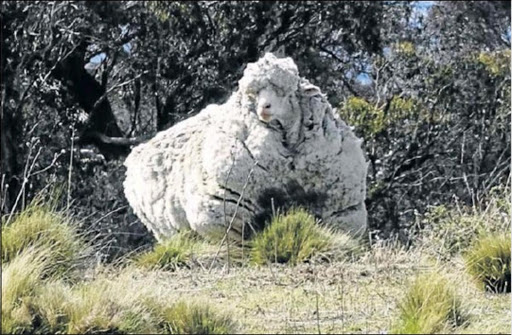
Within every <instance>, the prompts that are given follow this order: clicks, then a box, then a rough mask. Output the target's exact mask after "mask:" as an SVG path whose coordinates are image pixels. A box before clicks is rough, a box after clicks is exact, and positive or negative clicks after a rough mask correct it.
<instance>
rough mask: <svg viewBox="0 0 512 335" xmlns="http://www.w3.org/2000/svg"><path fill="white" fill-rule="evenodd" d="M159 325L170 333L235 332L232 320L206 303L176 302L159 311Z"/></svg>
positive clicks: (165, 331)
mask: <svg viewBox="0 0 512 335" xmlns="http://www.w3.org/2000/svg"><path fill="white" fill-rule="evenodd" d="M159 316H160V318H161V320H162V321H161V323H160V326H161V327H162V330H163V332H164V333H170V334H235V330H236V326H235V323H234V322H233V320H231V318H229V317H227V316H223V315H220V314H218V313H217V312H215V311H214V310H213V309H212V308H211V307H210V306H208V305H199V304H197V303H191V304H188V303H185V302H178V303H176V304H174V305H172V306H170V307H166V308H164V309H162V310H161V311H160V315H159Z"/></svg>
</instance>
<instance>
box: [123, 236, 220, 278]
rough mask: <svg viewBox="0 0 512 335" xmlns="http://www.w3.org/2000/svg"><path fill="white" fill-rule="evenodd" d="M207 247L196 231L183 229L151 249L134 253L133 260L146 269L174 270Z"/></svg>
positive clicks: (185, 264)
mask: <svg viewBox="0 0 512 335" xmlns="http://www.w3.org/2000/svg"><path fill="white" fill-rule="evenodd" d="M208 247H210V246H209V245H208V243H207V242H206V241H204V240H203V239H202V238H201V237H200V236H198V235H197V234H196V233H194V232H192V231H183V232H179V233H177V234H176V235H174V236H172V237H171V238H169V239H168V240H167V241H164V242H162V243H158V244H157V245H156V246H155V247H154V248H153V250H151V251H147V252H144V253H142V254H139V255H136V256H135V257H134V258H133V262H134V264H135V265H137V266H139V267H143V268H148V269H162V270H176V269H177V268H180V267H188V263H189V262H190V261H191V259H192V257H193V256H194V255H198V254H201V253H203V252H204V251H206V250H208ZM210 249H211V247H210Z"/></svg>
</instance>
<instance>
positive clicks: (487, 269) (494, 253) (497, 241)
mask: <svg viewBox="0 0 512 335" xmlns="http://www.w3.org/2000/svg"><path fill="white" fill-rule="evenodd" d="M510 248H511V239H510V234H509V233H502V234H491V235H489V236H485V237H481V238H480V239H479V240H477V241H476V242H475V243H474V245H473V246H472V247H471V248H470V249H469V250H468V252H467V253H466V257H465V258H466V268H467V271H468V272H469V273H470V274H471V275H472V276H473V277H474V278H475V279H476V280H477V282H478V283H479V284H480V285H481V287H483V288H484V289H486V290H488V291H491V292H495V293H500V292H510V285H511V279H510V262H511V257H510V254H511V251H510Z"/></svg>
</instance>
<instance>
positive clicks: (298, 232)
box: [250, 208, 358, 265]
mask: <svg viewBox="0 0 512 335" xmlns="http://www.w3.org/2000/svg"><path fill="white" fill-rule="evenodd" d="M357 248H358V244H357V243H356V241H354V240H352V239H351V238H350V237H349V236H348V235H343V234H338V233H334V232H332V231H331V230H330V229H328V228H326V227H322V226H320V225H319V224H318V223H317V222H316V220H315V218H314V217H313V216H312V215H311V214H310V213H308V212H307V211H306V210H305V209H303V208H292V209H291V210H289V211H288V212H287V213H285V214H278V215H277V216H276V217H274V218H273V219H272V222H271V223H270V225H269V226H267V227H266V228H265V230H263V232H261V233H259V234H257V235H256V236H255V237H254V238H253V239H252V241H251V243H250V258H251V261H252V262H253V263H255V264H259V265H263V264H267V263H268V262H270V263H289V264H292V265H296V264H298V263H302V262H305V261H309V260H311V259H312V258H314V257H315V256H320V257H321V256H325V257H327V258H331V257H337V256H342V255H345V254H348V253H350V252H353V251H355V250H356V249H357Z"/></svg>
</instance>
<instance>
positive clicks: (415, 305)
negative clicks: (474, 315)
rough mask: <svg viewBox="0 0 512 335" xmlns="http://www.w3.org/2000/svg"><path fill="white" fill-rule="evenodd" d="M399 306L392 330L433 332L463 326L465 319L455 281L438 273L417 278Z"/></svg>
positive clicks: (403, 332) (396, 331)
mask: <svg viewBox="0 0 512 335" xmlns="http://www.w3.org/2000/svg"><path fill="white" fill-rule="evenodd" d="M398 308H399V311H400V315H399V321H398V323H397V325H396V326H395V329H394V330H393V333H399V334H433V333H437V332H441V331H447V330H449V329H450V328H451V327H454V326H460V325H461V324H462V322H463V321H464V319H465V315H464V312H463V310H462V302H461V301H460V299H459V298H458V297H457V296H456V294H455V290H454V287H453V284H451V283H450V282H448V281H447V280H446V279H445V278H444V277H443V276H442V275H440V274H437V273H431V274H427V275H422V276H419V277H417V278H416V279H415V280H414V282H413V283H412V285H411V286H410V287H409V288H408V291H407V293H406V295H405V297H404V298H403V300H402V301H401V303H400V304H399V307H398Z"/></svg>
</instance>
